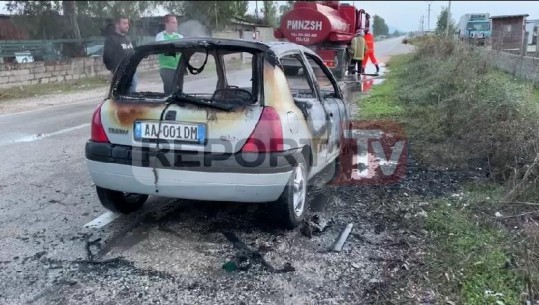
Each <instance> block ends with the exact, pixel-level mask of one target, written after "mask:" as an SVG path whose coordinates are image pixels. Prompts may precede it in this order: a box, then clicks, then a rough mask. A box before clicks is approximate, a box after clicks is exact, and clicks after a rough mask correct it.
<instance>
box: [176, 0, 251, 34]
mask: <svg viewBox="0 0 539 305" xmlns="http://www.w3.org/2000/svg"><path fill="white" fill-rule="evenodd" d="M242 2H243V1H242ZM243 6H244V4H237V3H235V2H234V1H183V12H184V14H185V16H187V18H189V19H193V20H197V21H198V22H200V23H201V24H202V25H204V26H206V28H208V29H209V30H210V31H214V30H216V29H219V28H222V27H223V26H225V25H227V24H228V23H229V22H230V20H231V19H232V17H242V16H236V15H237V14H238V12H239V13H240V14H241V13H242V10H243ZM245 11H246V10H245Z"/></svg>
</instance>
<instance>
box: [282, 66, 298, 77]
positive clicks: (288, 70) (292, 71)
mask: <svg viewBox="0 0 539 305" xmlns="http://www.w3.org/2000/svg"><path fill="white" fill-rule="evenodd" d="M298 73H299V67H289V66H285V67H284V74H285V75H287V76H295V75H298Z"/></svg>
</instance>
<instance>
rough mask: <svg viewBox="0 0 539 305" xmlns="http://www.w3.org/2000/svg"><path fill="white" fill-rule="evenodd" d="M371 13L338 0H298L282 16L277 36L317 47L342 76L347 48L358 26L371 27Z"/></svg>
mask: <svg viewBox="0 0 539 305" xmlns="http://www.w3.org/2000/svg"><path fill="white" fill-rule="evenodd" d="M364 15H365V16H366V18H365V20H364V21H365V24H364V25H363V16H364ZM369 17H370V16H369V15H368V14H366V13H365V11H364V10H357V9H356V8H355V7H354V6H351V5H348V4H341V3H339V1H316V2H315V1H298V2H296V3H295V4H294V7H293V8H292V10H291V11H289V12H288V13H286V14H285V15H284V16H283V17H282V19H281V24H280V27H279V28H277V29H275V30H274V36H275V38H277V39H281V40H283V39H286V40H288V41H290V42H293V43H296V44H299V45H303V46H306V47H308V48H310V49H312V50H314V51H315V52H316V53H317V54H318V55H319V56H320V57H321V58H322V59H323V61H324V64H325V65H326V66H327V67H328V68H330V70H331V71H332V72H333V73H334V74H335V76H336V77H337V78H342V77H343V76H344V74H345V69H346V67H347V66H348V63H349V58H348V55H347V52H346V48H347V46H349V45H350V43H351V41H352V38H353V37H354V34H355V32H356V31H357V30H359V29H364V28H368V27H369ZM289 70H290V71H297V69H296V68H292V67H291V68H289Z"/></svg>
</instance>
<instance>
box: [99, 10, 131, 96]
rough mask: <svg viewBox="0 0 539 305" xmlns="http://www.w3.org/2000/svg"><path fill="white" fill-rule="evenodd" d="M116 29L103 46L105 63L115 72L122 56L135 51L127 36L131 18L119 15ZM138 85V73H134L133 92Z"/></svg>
mask: <svg viewBox="0 0 539 305" xmlns="http://www.w3.org/2000/svg"><path fill="white" fill-rule="evenodd" d="M114 26H115V30H114V32H112V33H110V34H109V35H108V36H107V38H106V39H105V46H104V48H103V63H104V64H105V67H106V68H107V70H109V71H110V72H111V73H114V71H115V70H116V68H117V67H118V64H119V63H120V61H121V60H122V58H123V57H124V56H125V55H127V54H130V53H132V52H133V44H132V43H131V40H130V39H129V37H128V36H127V32H129V19H128V18H127V17H119V18H117V19H116V20H115V22H114ZM136 86H137V75H136V74H135V75H133V81H132V83H131V88H130V91H131V92H135V90H136Z"/></svg>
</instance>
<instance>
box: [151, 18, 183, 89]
mask: <svg viewBox="0 0 539 305" xmlns="http://www.w3.org/2000/svg"><path fill="white" fill-rule="evenodd" d="M163 21H164V22H165V30H164V31H163V32H160V33H158V34H157V35H156V36H155V41H163V40H176V39H181V38H183V36H182V35H181V34H179V33H177V32H176V31H177V28H178V20H177V19H176V16H174V15H173V14H168V15H166V16H165V17H164V19H163ZM180 56H181V54H180V53H177V54H176V56H175V57H173V56H167V55H165V54H159V74H160V75H161V80H162V81H163V90H164V92H165V95H169V94H171V93H172V92H173V91H174V84H173V81H174V74H175V73H176V68H177V67H178V63H179V62H180Z"/></svg>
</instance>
